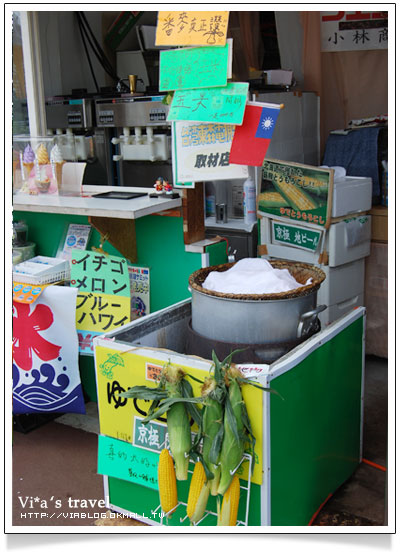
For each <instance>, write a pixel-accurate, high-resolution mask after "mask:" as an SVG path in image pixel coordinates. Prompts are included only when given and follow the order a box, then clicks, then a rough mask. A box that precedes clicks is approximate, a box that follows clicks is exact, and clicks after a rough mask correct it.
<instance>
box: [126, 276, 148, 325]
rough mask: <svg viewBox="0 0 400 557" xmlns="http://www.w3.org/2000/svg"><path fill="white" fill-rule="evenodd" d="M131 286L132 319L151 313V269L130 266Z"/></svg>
mask: <svg viewBox="0 0 400 557" xmlns="http://www.w3.org/2000/svg"><path fill="white" fill-rule="evenodd" d="M128 272H129V281H130V286H131V321H133V320H134V319H138V318H139V317H143V316H144V315H148V314H149V313H150V269H149V268H148V267H136V266H135V267H134V266H128Z"/></svg>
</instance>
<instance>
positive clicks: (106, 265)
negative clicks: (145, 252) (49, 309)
mask: <svg viewBox="0 0 400 557" xmlns="http://www.w3.org/2000/svg"><path fill="white" fill-rule="evenodd" d="M71 286H74V287H75V288H78V289H79V293H78V296H77V301H76V328H77V330H78V338H79V349H80V352H81V353H85V354H91V355H93V347H92V340H93V333H96V334H101V333H105V332H107V331H110V330H113V329H116V328H117V327H120V326H121V325H124V324H125V323H129V321H130V315H131V297H130V296H131V295H130V280H129V272H128V264H127V262H126V260H125V259H123V258H122V257H117V256H113V255H111V256H110V255H105V254H101V253H98V252H93V251H82V250H72V252H71Z"/></svg>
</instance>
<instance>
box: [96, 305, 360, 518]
mask: <svg viewBox="0 0 400 557" xmlns="http://www.w3.org/2000/svg"><path fill="white" fill-rule="evenodd" d="M190 319H191V299H188V300H184V301H182V302H179V303H177V304H174V305H172V306H170V307H168V308H166V309H163V310H160V311H158V312H156V313H154V314H152V315H150V316H146V317H143V318H141V319H139V320H137V321H136V322H135V323H130V324H128V325H126V326H124V327H121V328H120V329H117V330H115V331H113V333H112V334H108V335H107V334H106V335H102V336H101V337H97V338H96V339H95V341H94V344H95V365H96V381H97V394H98V407H99V418H100V435H99V453H98V472H99V473H100V474H102V475H103V477H104V490H105V497H106V500H107V501H109V506H110V509H111V510H113V511H115V512H124V513H125V514H127V513H134V514H136V515H137V516H140V520H141V521H143V522H145V523H147V524H151V525H156V526H159V525H163V526H167V527H168V526H190V525H191V523H192V521H191V520H190V519H189V516H188V512H189V511H190V508H189V511H188V505H189V499H190V494H189V489H190V485H191V478H192V475H193V474H194V473H195V472H196V471H195V465H196V460H197V459H196V458H190V459H189V469H188V476H187V479H186V480H178V481H176V490H177V491H176V504H175V505H174V507H173V511H171V513H170V514H168V513H167V515H165V513H164V512H163V511H162V507H161V504H160V486H159V479H158V474H157V471H158V465H159V458H160V453H161V452H162V451H163V450H165V449H166V448H170V447H169V442H168V431H167V424H166V416H165V414H164V415H160V416H158V417H157V418H156V419H154V420H153V419H152V420H150V421H146V416H147V415H148V411H149V408H150V404H151V401H145V400H142V399H141V398H140V397H137V398H125V397H124V393H126V392H127V391H129V390H130V389H132V388H133V387H136V386H142V385H144V386H146V388H152V389H154V388H157V384H158V381H159V377H160V373H161V371H162V369H163V368H164V367H165V366H167V365H173V366H178V367H179V368H180V369H181V370H183V371H184V372H185V374H186V378H187V380H188V381H189V383H190V384H191V387H192V390H193V396H194V400H198V398H197V399H196V397H199V395H200V393H201V384H202V382H203V381H204V380H205V379H206V378H208V377H210V369H211V368H212V364H213V362H211V361H209V360H205V359H203V358H199V357H197V356H192V355H188V354H186V352H185V350H186V342H187V338H186V337H187V330H188V325H189V323H190ZM364 330H365V309H364V308H363V307H359V308H356V309H354V310H352V311H350V312H349V313H348V314H346V315H345V316H343V317H341V318H340V319H338V320H337V321H335V322H334V323H332V324H331V325H330V326H328V327H326V328H325V329H324V330H323V331H320V332H318V333H316V334H314V335H313V336H311V337H310V338H309V339H308V340H306V341H304V342H303V343H302V344H300V345H298V346H297V347H296V348H294V349H292V350H291V351H290V352H288V353H287V354H285V355H284V356H282V357H281V358H279V359H278V360H276V361H274V362H273V363H271V364H258V363H257V364H253V363H249V364H238V365H237V367H238V368H239V370H240V371H241V373H242V374H243V375H244V377H245V378H246V379H247V380H249V381H251V382H255V383H257V385H258V386H260V387H263V388H264V389H265V388H268V389H272V390H273V391H275V392H276V393H278V395H279V396H278V395H277V394H276V393H275V392H267V391H265V390H261V389H260V388H255V387H254V386H253V385H252V384H243V385H242V387H241V391H242V396H243V401H244V403H245V406H246V408H247V413H248V418H249V421H250V424H251V429H252V433H253V435H254V450H250V449H249V447H247V446H246V447H247V448H246V450H245V452H244V454H243V458H242V460H241V462H240V463H239V466H238V467H237V469H236V470H235V477H236V476H237V478H238V481H239V489H238V492H239V503H238V511H237V516H236V518H235V521H236V525H237V526H241V527H243V526H306V525H308V524H309V523H310V521H311V520H312V517H313V516H314V514H315V512H316V511H317V510H318V508H319V507H320V505H321V504H322V503H323V502H324V501H325V500H326V499H327V497H329V496H330V495H331V494H332V493H333V492H334V491H335V490H336V489H337V488H338V487H339V486H340V485H341V484H343V483H344V482H345V481H346V480H347V479H348V478H349V477H350V476H351V474H352V473H353V472H354V471H355V469H356V468H357V466H358V464H359V463H360V461H361V455H362V438H361V432H362V413H363V404H362V397H363V383H364ZM233 361H234V359H233ZM133 390H134V389H133ZM121 395H122V396H121ZM143 422H144V423H143ZM196 431H197V426H196V422H195V421H194V420H192V438H193V439H195V438H196V437H195V436H196ZM164 454H165V453H164ZM221 459H222V457H221ZM231 473H233V472H232V471H231ZM200 483H201V482H200ZM232 489H234V488H233V487H232ZM199 497H200V493H199V492H198V493H197V500H199ZM232 497H233V496H232ZM218 500H220V501H221V499H219V497H218V496H213V495H210V496H209V497H208V498H207V503H206V506H205V509H204V512H203V513H202V514H201V513H200V514H201V517H200V518H199V517H197V516H196V515H195V516H196V518H199V520H198V521H197V522H196V521H195V523H196V526H217V524H218V520H219V519H218ZM233 500H234V499H233V498H232V501H233ZM172 503H174V499H172ZM172 503H171V502H170V504H172ZM229 512H230V511H229V510H228V507H226V508H225V514H226V515H228V514H229ZM189 514H190V512H189ZM196 526H195V527H196Z"/></svg>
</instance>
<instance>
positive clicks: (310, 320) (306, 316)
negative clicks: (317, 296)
mask: <svg viewBox="0 0 400 557" xmlns="http://www.w3.org/2000/svg"><path fill="white" fill-rule="evenodd" d="M327 307H328V306H326V305H325V304H322V305H320V306H317V307H316V308H315V309H312V310H311V311H307V312H306V313H303V314H302V315H300V321H299V325H298V327H297V338H301V337H302V336H305V335H306V334H308V333H309V332H310V331H311V329H312V328H313V326H314V323H315V320H316V318H317V315H318V314H319V313H321V311H324V310H325V309H326V308H327Z"/></svg>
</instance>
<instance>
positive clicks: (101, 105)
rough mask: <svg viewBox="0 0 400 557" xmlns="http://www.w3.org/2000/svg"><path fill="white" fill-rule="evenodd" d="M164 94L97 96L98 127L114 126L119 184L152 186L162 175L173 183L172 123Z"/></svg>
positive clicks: (113, 138) (113, 142)
mask: <svg viewBox="0 0 400 557" xmlns="http://www.w3.org/2000/svg"><path fill="white" fill-rule="evenodd" d="M163 98H164V96H163V95H161V96H146V97H144V96H121V97H117V98H112V99H96V101H95V112H96V123H97V126H98V127H104V128H114V130H113V131H114V133H115V135H114V137H112V139H111V143H112V144H113V145H114V149H115V152H114V154H113V161H114V162H115V163H116V165H117V173H116V174H117V176H118V184H119V185H121V186H140V187H153V185H154V183H155V181H156V179H157V178H158V177H159V176H162V177H163V178H164V179H165V180H167V181H169V182H172V167H171V126H170V124H169V123H168V122H167V115H168V106H167V105H165V104H163V102H162V99H163Z"/></svg>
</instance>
